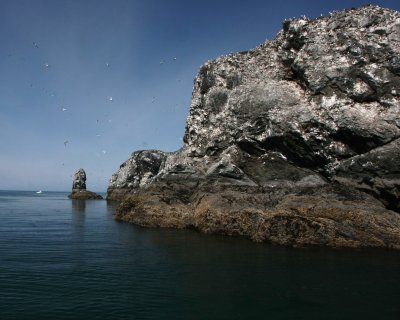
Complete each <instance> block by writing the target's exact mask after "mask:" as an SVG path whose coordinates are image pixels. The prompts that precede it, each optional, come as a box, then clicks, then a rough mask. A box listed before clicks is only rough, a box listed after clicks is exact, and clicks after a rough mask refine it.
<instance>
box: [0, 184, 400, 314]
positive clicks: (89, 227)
mask: <svg viewBox="0 0 400 320" xmlns="http://www.w3.org/2000/svg"><path fill="white" fill-rule="evenodd" d="M66 196H67V194H66V193H49V192H44V193H43V194H41V195H37V194H35V193H34V192H15V191H13V192H10V191H0V319H2V320H4V319H400V252H397V251H386V250H362V251H356V250H332V249H321V248H319V249H315V248H314V249H293V248H284V247H275V246H271V245H268V244H257V243H253V242H250V241H248V240H246V239H240V238H230V237H223V236H210V235H202V234H199V233H197V232H195V231H191V230H166V229H143V228H139V227H135V226H133V225H128V224H123V223H117V222H115V221H114V220H113V218H112V213H113V207H112V206H111V205H107V202H106V201H86V202H74V201H71V200H68V199H67V198H66Z"/></svg>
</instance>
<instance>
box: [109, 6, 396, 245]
mask: <svg viewBox="0 0 400 320" xmlns="http://www.w3.org/2000/svg"><path fill="white" fill-rule="evenodd" d="M399 116H400V14H399V13H398V12H395V11H392V10H388V9H383V8H380V7H377V6H365V7H362V8H359V9H351V10H346V11H341V12H334V13H333V14H331V15H330V16H328V17H321V18H318V19H316V20H309V19H307V18H305V17H303V18H299V19H293V20H287V21H285V22H284V24H283V30H282V31H280V32H279V34H278V35H277V37H276V38H275V39H274V40H272V41H269V42H266V43H264V44H262V45H260V46H259V47H257V48H255V49H253V50H250V51H247V52H241V53H237V54H231V55H228V56H224V57H221V58H219V59H217V60H215V61H209V62H207V63H206V64H205V65H203V66H202V67H201V68H200V71H199V73H198V75H197V77H196V78H195V80H194V89H193V97H192V104H191V107H190V113H189V116H188V119H187V124H186V132H185V136H184V146H183V147H182V148H181V149H180V150H179V151H177V152H174V153H165V152H162V151H156V150H148V151H137V152H135V153H133V154H132V157H131V158H130V159H129V160H127V161H126V162H125V163H123V164H122V165H121V167H120V169H119V170H118V171H117V172H116V173H115V174H114V175H113V176H112V178H111V180H110V184H109V188H108V199H111V200H123V201H122V202H121V204H120V207H119V209H118V210H117V213H116V217H117V219H121V220H125V221H129V222H133V223H137V224H140V225H143V226H163V227H178V228H184V227H194V228H196V229H198V230H201V231H203V232H209V233H222V234H228V235H244V236H248V237H250V238H252V239H254V240H257V241H264V240H266V241H271V242H273V243H278V244H286V245H295V246H296V245H308V244H317V245H328V246H349V247H357V246H386V247H394V248H400V215H399V212H400V205H399V195H400V117H399ZM396 211H397V212H396Z"/></svg>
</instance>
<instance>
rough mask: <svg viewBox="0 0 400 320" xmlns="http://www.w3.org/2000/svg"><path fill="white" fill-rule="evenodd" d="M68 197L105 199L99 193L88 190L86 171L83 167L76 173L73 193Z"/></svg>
mask: <svg viewBox="0 0 400 320" xmlns="http://www.w3.org/2000/svg"><path fill="white" fill-rule="evenodd" d="M68 198H70V199H75V200H88V199H103V197H102V196H100V195H98V194H97V193H95V192H92V191H89V190H86V172H85V170H83V169H82V168H81V169H79V170H78V171H77V172H75V174H74V180H73V181H72V193H71V194H70V195H69V196H68Z"/></svg>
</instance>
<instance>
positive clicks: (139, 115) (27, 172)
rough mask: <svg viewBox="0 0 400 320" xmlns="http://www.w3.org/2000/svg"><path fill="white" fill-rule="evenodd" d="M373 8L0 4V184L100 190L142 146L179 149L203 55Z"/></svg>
mask: <svg viewBox="0 0 400 320" xmlns="http://www.w3.org/2000/svg"><path fill="white" fill-rule="evenodd" d="M366 3H373V4H377V5H380V6H382V7H386V8H391V9H395V10H398V11H400V1H399V0H393V1H389V0H388V1H383V0H382V1H356V0H354V1H350V0H343V1H340V0H337V1H322V0H318V1H316V0H315V1H311V0H310V1H299V0H293V1H292V0H288V1H285V0H281V1H265V0H247V1H236V0H230V1H228V0H221V1H218V0H212V1H211V0H202V1H198V0H196V1H194V0H186V1H184V0H141V1H139V0H103V1H102V0H96V1H94V0H0V96H1V99H0V189H1V190H44V191H69V190H71V187H72V176H73V174H74V172H75V171H76V170H78V169H79V168H84V169H85V171H86V175H87V182H86V184H87V188H88V189H89V190H92V191H98V192H104V191H106V189H107V185H108V181H109V179H110V177H111V175H112V174H113V173H114V172H116V171H117V170H118V168H119V166H120V165H121V164H122V163H123V162H124V161H125V160H127V159H128V158H129V156H130V154H131V153H132V152H133V151H136V150H142V149H160V150H164V151H175V150H178V149H179V148H180V147H181V146H182V144H183V142H182V137H183V134H184V129H185V122H186V117H187V115H188V112H189V107H190V99H191V94H192V86H193V79H194V77H195V76H196V74H197V72H198V70H199V68H200V66H201V65H202V64H203V63H205V62H207V61H208V60H211V59H215V58H217V57H219V56H221V55H224V54H229V53H231V52H238V51H244V50H248V49H251V48H254V47H256V46H257V45H259V44H261V43H263V42H264V41H266V39H273V38H274V37H275V36H276V34H277V33H278V32H279V30H280V29H281V28H282V22H283V20H285V19H286V18H292V17H299V16H301V15H306V16H307V17H310V18H316V17H318V16H320V15H321V14H323V15H328V14H329V11H333V10H341V9H345V8H351V7H357V6H360V5H363V4H366Z"/></svg>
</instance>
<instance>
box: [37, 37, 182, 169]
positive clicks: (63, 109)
mask: <svg viewBox="0 0 400 320" xmlns="http://www.w3.org/2000/svg"><path fill="white" fill-rule="evenodd" d="M32 44H33V46H34V48H36V49H39V48H40V45H39V44H38V43H37V42H36V41H32ZM168 61H172V62H175V61H177V57H173V58H170V59H161V60H160V65H164V64H166V63H168ZM43 66H44V68H45V69H50V68H51V67H52V65H51V64H50V63H48V62H45V63H44V65H43ZM105 66H106V68H110V67H111V64H110V62H105ZM177 81H178V82H180V81H181V80H180V79H177ZM31 87H33V85H32V84H31ZM43 90H44V91H45V92H47V90H45V89H44V88H43ZM47 93H48V92H47ZM50 95H51V96H52V97H54V96H55V95H54V93H51V94H50ZM107 100H108V102H110V103H112V102H114V97H113V96H109V97H108V98H107ZM156 101H157V97H156V96H155V95H154V96H152V99H151V103H152V104H154V103H156ZM177 109H178V105H177V104H176V105H175V106H174V107H173V108H172V110H173V111H177ZM60 110H61V112H67V111H69V110H70V106H66V105H61V106H60ZM99 122H100V121H99V119H96V123H97V124H99ZM111 122H112V120H111V119H108V123H111ZM156 131H157V130H156ZM96 137H97V138H100V137H101V135H100V134H99V133H97V134H96ZM179 140H180V141H182V138H179ZM63 144H64V147H65V148H67V147H68V146H69V145H70V139H69V138H65V139H64V142H63ZM142 145H143V146H147V143H146V142H143V143H142ZM100 154H103V155H106V154H107V151H106V150H104V149H103V150H101V152H100ZM62 165H64V163H63V164H62Z"/></svg>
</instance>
